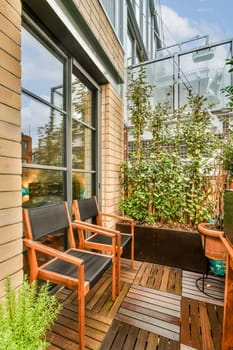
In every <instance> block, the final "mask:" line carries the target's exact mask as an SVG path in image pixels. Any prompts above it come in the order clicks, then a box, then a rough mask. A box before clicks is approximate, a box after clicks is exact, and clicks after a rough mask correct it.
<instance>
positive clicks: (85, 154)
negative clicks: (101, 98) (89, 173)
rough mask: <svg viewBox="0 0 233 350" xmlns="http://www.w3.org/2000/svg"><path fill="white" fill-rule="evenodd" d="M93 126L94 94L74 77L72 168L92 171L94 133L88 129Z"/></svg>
mask: <svg viewBox="0 0 233 350" xmlns="http://www.w3.org/2000/svg"><path fill="white" fill-rule="evenodd" d="M83 123H85V124H83ZM86 124H87V125H86ZM91 124H92V92H91V91H90V90H89V89H88V88H87V87H86V86H85V85H84V84H83V83H81V82H80V81H79V79H78V78H76V77H75V76H73V84H72V167H73V168H74V169H86V170H91V169H92V138H93V131H92V129H90V128H89V127H88V125H90V126H91Z"/></svg>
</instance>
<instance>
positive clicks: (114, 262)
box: [112, 256, 116, 301]
mask: <svg viewBox="0 0 233 350" xmlns="http://www.w3.org/2000/svg"><path fill="white" fill-rule="evenodd" d="M115 299H116V258H115V256H114V257H113V258H112V300H113V301H115Z"/></svg>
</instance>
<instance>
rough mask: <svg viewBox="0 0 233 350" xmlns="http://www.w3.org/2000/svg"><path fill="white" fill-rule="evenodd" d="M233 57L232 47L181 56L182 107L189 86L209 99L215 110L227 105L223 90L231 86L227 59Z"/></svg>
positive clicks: (206, 49) (180, 87)
mask: <svg viewBox="0 0 233 350" xmlns="http://www.w3.org/2000/svg"><path fill="white" fill-rule="evenodd" d="M230 57H231V53H230V45H219V46H216V47H211V48H205V49H202V50H197V51H194V52H192V53H188V54H184V55H181V56H180V78H181V79H180V80H181V83H180V85H179V91H180V101H179V102H180V105H183V104H184V103H185V102H186V98H187V94H188V92H187V86H188V87H189V86H190V87H192V90H193V91H194V92H195V93H196V94H199V95H202V96H204V97H206V98H207V101H208V103H211V104H212V106H213V108H214V109H221V108H224V107H225V106H226V104H227V101H226V98H225V97H224V94H223V93H222V92H221V89H222V88H223V87H224V86H226V85H228V84H230V75H229V74H228V68H227V66H226V59H227V58H230Z"/></svg>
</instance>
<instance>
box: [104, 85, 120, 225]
mask: <svg viewBox="0 0 233 350" xmlns="http://www.w3.org/2000/svg"><path fill="white" fill-rule="evenodd" d="M101 91H102V140H101V142H102V144H101V150H102V154H101V157H102V159H101V161H102V192H101V194H102V211H105V212H108V213H110V214H119V199H120V195H121V193H120V180H119V170H120V163H121V162H122V161H123V155H124V142H123V140H124V119H123V102H122V99H121V98H120V96H119V95H118V94H117V93H116V91H115V90H114V89H113V88H112V86H111V85H110V84H107V85H103V86H102V89H101ZM106 224H107V225H108V226H109V227H112V228H114V226H115V223H114V220H112V219H109V220H108V222H106Z"/></svg>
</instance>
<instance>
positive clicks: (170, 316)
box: [47, 259, 223, 350]
mask: <svg viewBox="0 0 233 350" xmlns="http://www.w3.org/2000/svg"><path fill="white" fill-rule="evenodd" d="M198 277H199V274H196V273H192V272H188V271H182V270H180V269H176V268H172V267H168V266H161V265H156V264H151V263H144V262H139V261H135V265H134V268H133V269H132V268H131V265H130V260H128V259H122V266H121V292H120V294H119V296H118V297H117V298H116V300H115V302H112V300H111V271H107V272H106V273H105V275H104V276H103V277H102V278H101V280H100V281H99V282H98V283H97V284H96V285H95V286H94V287H93V288H92V290H91V291H90V292H89V294H88V295H87V297H86V335H85V343H86V349H89V350H94V349H96V350H97V349H100V350H110V349H111V350H152V349H153V350H162V349H164V350H170V349H171V350H178V349H181V350H190V349H197V350H220V349H221V336H222V335H221V333H222V317H223V301H221V300H216V299H212V298H210V297H207V296H205V295H204V294H203V293H201V292H200V291H199V290H198V289H197V287H196V284H195V281H196V279H197V278H198ZM219 293H220V294H221V293H223V290H220V291H219ZM57 297H58V299H59V300H60V301H61V302H62V304H63V309H62V311H61V313H60V315H59V317H58V318H57V320H56V322H55V324H54V326H53V328H52V330H51V331H49V332H48V333H47V339H48V341H49V342H50V344H51V345H50V346H49V348H48V349H49V350H71V349H72V350H75V349H78V348H79V347H78V333H77V294H76V292H72V291H70V290H68V289H65V288H63V289H61V290H59V291H58V292H57Z"/></svg>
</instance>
